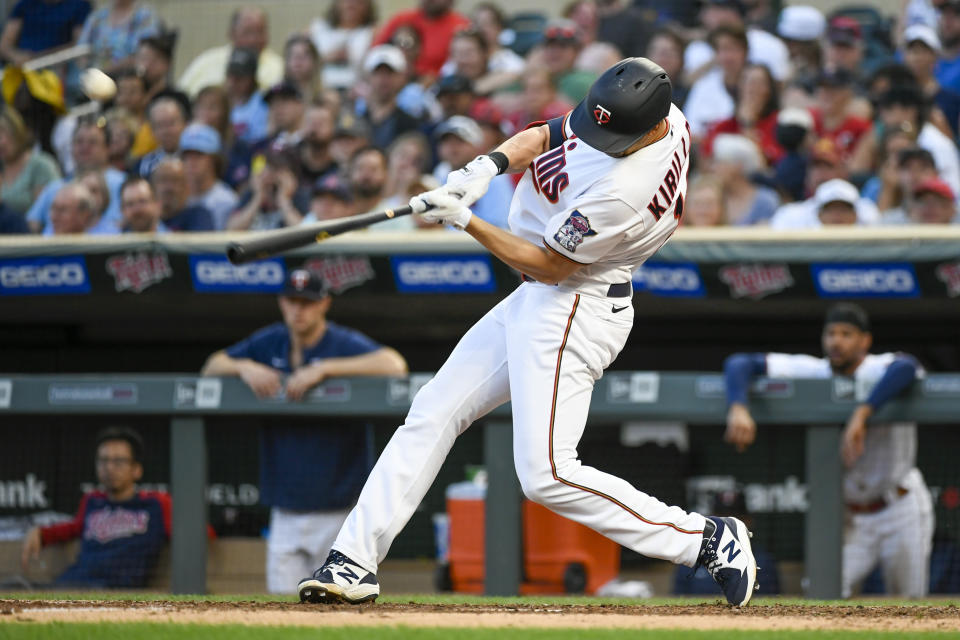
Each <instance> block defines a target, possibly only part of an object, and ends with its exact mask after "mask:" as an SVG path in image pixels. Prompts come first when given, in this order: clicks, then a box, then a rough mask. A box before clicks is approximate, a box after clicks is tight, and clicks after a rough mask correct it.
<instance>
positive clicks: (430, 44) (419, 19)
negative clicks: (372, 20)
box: [373, 0, 470, 78]
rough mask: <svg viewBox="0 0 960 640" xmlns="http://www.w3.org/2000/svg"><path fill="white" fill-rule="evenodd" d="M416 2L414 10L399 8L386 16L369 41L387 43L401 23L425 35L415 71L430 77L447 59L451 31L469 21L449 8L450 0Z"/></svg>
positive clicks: (453, 31)
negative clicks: (397, 11)
mask: <svg viewBox="0 0 960 640" xmlns="http://www.w3.org/2000/svg"><path fill="white" fill-rule="evenodd" d="M419 4H420V6H419V8H417V9H411V10H409V11H401V12H399V13H397V14H396V15H394V16H393V17H392V18H390V19H389V20H388V21H387V23H386V24H385V25H384V26H383V28H381V29H380V31H379V32H378V33H377V35H376V37H375V38H374V41H373V44H374V45H382V44H384V43H386V42H389V41H390V38H391V37H393V32H394V31H396V30H397V29H398V28H399V27H400V26H401V25H410V26H412V27H414V28H415V29H416V30H417V31H418V32H419V33H421V34H423V35H424V36H426V35H427V34H429V37H425V38H424V39H423V40H422V47H421V49H420V57H419V58H418V59H417V67H416V71H417V74H418V75H420V76H423V77H425V78H434V77H436V76H438V75H439V74H440V68H441V67H442V66H443V63H444V62H446V61H447V57H448V55H449V51H450V40H452V39H453V34H455V33H456V32H457V31H460V30H461V29H464V28H466V27H467V26H468V25H469V24H470V21H469V20H467V18H466V16H464V15H462V14H460V13H458V12H456V11H454V10H453V0H420V3H419Z"/></svg>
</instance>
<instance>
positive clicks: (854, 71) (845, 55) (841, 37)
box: [823, 15, 864, 83]
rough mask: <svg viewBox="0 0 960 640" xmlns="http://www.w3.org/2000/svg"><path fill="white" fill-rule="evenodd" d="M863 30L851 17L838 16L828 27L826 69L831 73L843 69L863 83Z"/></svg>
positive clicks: (824, 62)
mask: <svg viewBox="0 0 960 640" xmlns="http://www.w3.org/2000/svg"><path fill="white" fill-rule="evenodd" d="M863 56H864V43H863V30H862V29H861V28H860V23H859V22H857V21H856V20H855V19H854V18H851V17H849V16H842V15H841V16H836V17H834V18H833V19H832V20H830V24H829V26H828V27H827V46H826V49H825V50H824V60H823V64H824V67H825V68H826V69H827V70H829V71H836V70H837V69H843V70H844V71H847V72H848V73H850V74H851V75H852V76H853V77H854V78H855V79H856V80H857V81H858V83H859V82H862V72H863Z"/></svg>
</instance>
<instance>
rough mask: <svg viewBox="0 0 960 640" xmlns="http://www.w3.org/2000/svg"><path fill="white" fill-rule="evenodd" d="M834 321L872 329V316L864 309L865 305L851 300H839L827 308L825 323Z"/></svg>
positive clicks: (861, 328) (867, 329)
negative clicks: (862, 305)
mask: <svg viewBox="0 0 960 640" xmlns="http://www.w3.org/2000/svg"><path fill="white" fill-rule="evenodd" d="M834 322H843V323H844V324H852V325H853V326H855V327H856V328H858V329H860V331H870V316H868V315H867V312H866V311H864V310H863V307H861V306H859V305H856V304H853V303H851V302H838V303H837V304H835V305H833V306H832V307H830V308H829V309H827V316H826V318H824V321H823V324H832V323H834Z"/></svg>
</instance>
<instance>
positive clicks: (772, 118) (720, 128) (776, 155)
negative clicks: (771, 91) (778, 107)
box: [700, 111, 785, 167]
mask: <svg viewBox="0 0 960 640" xmlns="http://www.w3.org/2000/svg"><path fill="white" fill-rule="evenodd" d="M777 114H778V112H777V111H774V112H773V113H771V114H770V115H768V116H767V117H765V118H762V119H760V120H758V121H757V124H756V126H755V127H754V130H755V131H756V133H757V135H759V138H757V139H754V140H753V141H754V142H756V143H757V146H758V147H759V148H760V153H762V154H763V157H764V158H765V159H766V161H767V165H769V166H771V167H772V166H774V165H776V164H777V162H779V161H780V160H781V159H782V158H783V156H784V153H785V152H784V149H783V147H781V146H780V144H779V143H777ZM720 133H740V134H742V133H743V127H741V126H740V122H738V121H737V119H736V118H727V119H726V120H721V121H720V122H718V123H716V124H715V125H713V126H712V127H710V130H709V131H707V135H706V136H705V137H704V139H703V144H702V145H701V147H700V149H701V151H702V152H703V153H704V154H705V155H707V156H712V155H713V141H714V139H715V138H716V137H717V135H718V134H720Z"/></svg>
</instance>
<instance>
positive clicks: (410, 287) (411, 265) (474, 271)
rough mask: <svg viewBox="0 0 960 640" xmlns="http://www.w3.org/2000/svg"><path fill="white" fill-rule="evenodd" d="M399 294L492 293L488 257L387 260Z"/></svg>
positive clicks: (426, 257)
mask: <svg viewBox="0 0 960 640" xmlns="http://www.w3.org/2000/svg"><path fill="white" fill-rule="evenodd" d="M390 263H391V266H392V268H393V277H394V280H395V281H396V283H397V290H398V291H400V292H402V293H487V292H492V291H494V290H495V289H496V282H495V281H494V278H493V268H492V267H491V265H490V257H489V256H475V257H470V258H465V257H458V258H446V257H440V256H417V257H402V258H400V257H395V258H391V259H390Z"/></svg>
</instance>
